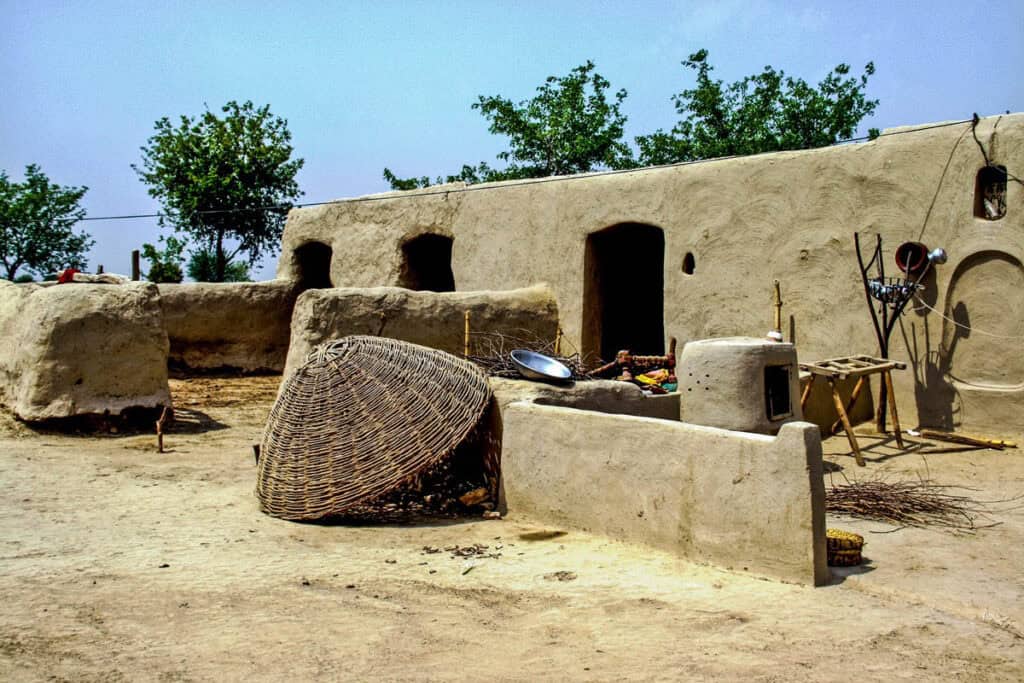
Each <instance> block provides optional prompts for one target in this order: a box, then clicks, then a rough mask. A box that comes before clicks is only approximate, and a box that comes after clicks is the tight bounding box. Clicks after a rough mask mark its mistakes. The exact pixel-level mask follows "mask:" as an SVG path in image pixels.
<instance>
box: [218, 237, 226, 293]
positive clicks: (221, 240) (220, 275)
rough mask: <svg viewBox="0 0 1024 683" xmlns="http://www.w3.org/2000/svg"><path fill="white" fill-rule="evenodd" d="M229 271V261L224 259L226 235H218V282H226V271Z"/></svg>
mask: <svg viewBox="0 0 1024 683" xmlns="http://www.w3.org/2000/svg"><path fill="white" fill-rule="evenodd" d="M226 269H227V259H226V258H224V233H223V232H218V233H217V265H216V275H217V280H216V281H217V282H224V271H225V270H226Z"/></svg>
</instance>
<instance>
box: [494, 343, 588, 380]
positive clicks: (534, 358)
mask: <svg viewBox="0 0 1024 683" xmlns="http://www.w3.org/2000/svg"><path fill="white" fill-rule="evenodd" d="M509 355H510V356H511V357H512V364H513V365H515V366H516V369H517V370H519V372H520V374H522V376H523V377H526V378H527V379H542V380H549V381H550V380H553V381H556V382H564V381H565V380H567V379H571V378H572V372H571V371H570V370H569V368H567V367H565V365H563V364H562V363H559V362H558V361H557V360H555V359H554V358H551V357H550V356H545V355H544V354H542V353H537V352H535V351H527V350H526V349H516V350H515V351H513V352H512V353H511V354H509Z"/></svg>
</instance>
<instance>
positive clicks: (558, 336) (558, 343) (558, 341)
mask: <svg viewBox="0 0 1024 683" xmlns="http://www.w3.org/2000/svg"><path fill="white" fill-rule="evenodd" d="M555 355H556V356H561V355H562V326H561V325H559V326H558V331H557V332H555Z"/></svg>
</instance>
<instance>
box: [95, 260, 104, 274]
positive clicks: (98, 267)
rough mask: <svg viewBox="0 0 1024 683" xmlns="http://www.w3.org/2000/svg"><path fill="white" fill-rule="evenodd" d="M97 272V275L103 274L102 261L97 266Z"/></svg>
mask: <svg viewBox="0 0 1024 683" xmlns="http://www.w3.org/2000/svg"><path fill="white" fill-rule="evenodd" d="M96 274H97V275H103V264H102V263H101V264H99V265H98V266H96Z"/></svg>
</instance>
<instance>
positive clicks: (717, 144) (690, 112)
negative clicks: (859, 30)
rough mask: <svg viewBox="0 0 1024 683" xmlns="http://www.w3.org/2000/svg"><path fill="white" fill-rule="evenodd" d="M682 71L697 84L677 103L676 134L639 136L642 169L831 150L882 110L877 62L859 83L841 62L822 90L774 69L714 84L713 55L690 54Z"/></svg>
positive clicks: (868, 67) (866, 69)
mask: <svg viewBox="0 0 1024 683" xmlns="http://www.w3.org/2000/svg"><path fill="white" fill-rule="evenodd" d="M683 65H684V66H685V67H687V68H689V69H693V70H694V71H696V72H697V83H696V86H695V87H694V88H692V89H689V90H683V91H682V92H681V93H679V94H678V95H674V96H673V97H672V101H673V102H674V103H675V107H676V112H677V113H678V114H679V115H680V116H682V117H683V118H682V119H681V120H680V121H679V122H678V123H677V124H676V125H675V127H673V128H672V130H671V131H670V132H668V133H666V132H664V131H662V130H658V131H657V132H655V133H653V134H652V135H644V136H640V137H638V138H636V142H637V145H638V146H639V148H640V161H641V163H642V164H643V165H654V164H668V163H675V162H678V161H692V160H695V159H709V158H714V157H723V156H734V155H744V154H758V153H760V152H773V151H777V150H784V149H810V148H812V147H823V146H825V145H831V144H834V143H835V142H837V141H839V140H842V139H844V138H849V137H852V136H853V134H854V132H855V131H856V129H857V126H858V124H859V123H860V122H861V120H862V119H863V118H864V117H865V116H868V115H870V114H871V113H872V112H874V111H875V108H876V107H877V106H878V100H869V99H867V97H866V96H865V90H866V88H867V82H868V77H869V76H871V75H872V74H874V73H875V65H874V64H873V63H871V62H868V64H867V65H866V66H865V67H864V73H863V74H862V75H861V76H860V77H859V78H854V77H852V76H849V73H850V67H849V66H848V65H846V64H840V65H839V66H837V67H836V68H835V69H834V70H833V71H832V72H831V73H829V74H828V76H826V77H825V79H824V80H822V81H821V82H820V83H819V84H818V87H817V88H814V87H812V86H810V85H808V84H807V83H806V82H805V81H804V80H803V79H800V78H792V77H789V76H786V75H785V73H784V72H782V71H776V70H775V69H773V68H772V67H770V66H766V67H765V68H764V71H762V72H761V73H759V74H756V75H753V76H747V77H746V78H743V79H742V80H739V81H737V82H735V83H731V84H729V85H723V84H722V81H720V80H713V79H712V78H711V71H712V66H711V65H710V64H709V63H708V52H707V50H700V51H698V52H696V53H694V54H692V55H690V58H689V59H688V60H686V61H685V62H683ZM877 134H878V131H877V130H876V129H872V130H871V132H870V135H871V136H872V137H874V136H876V135H877Z"/></svg>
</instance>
